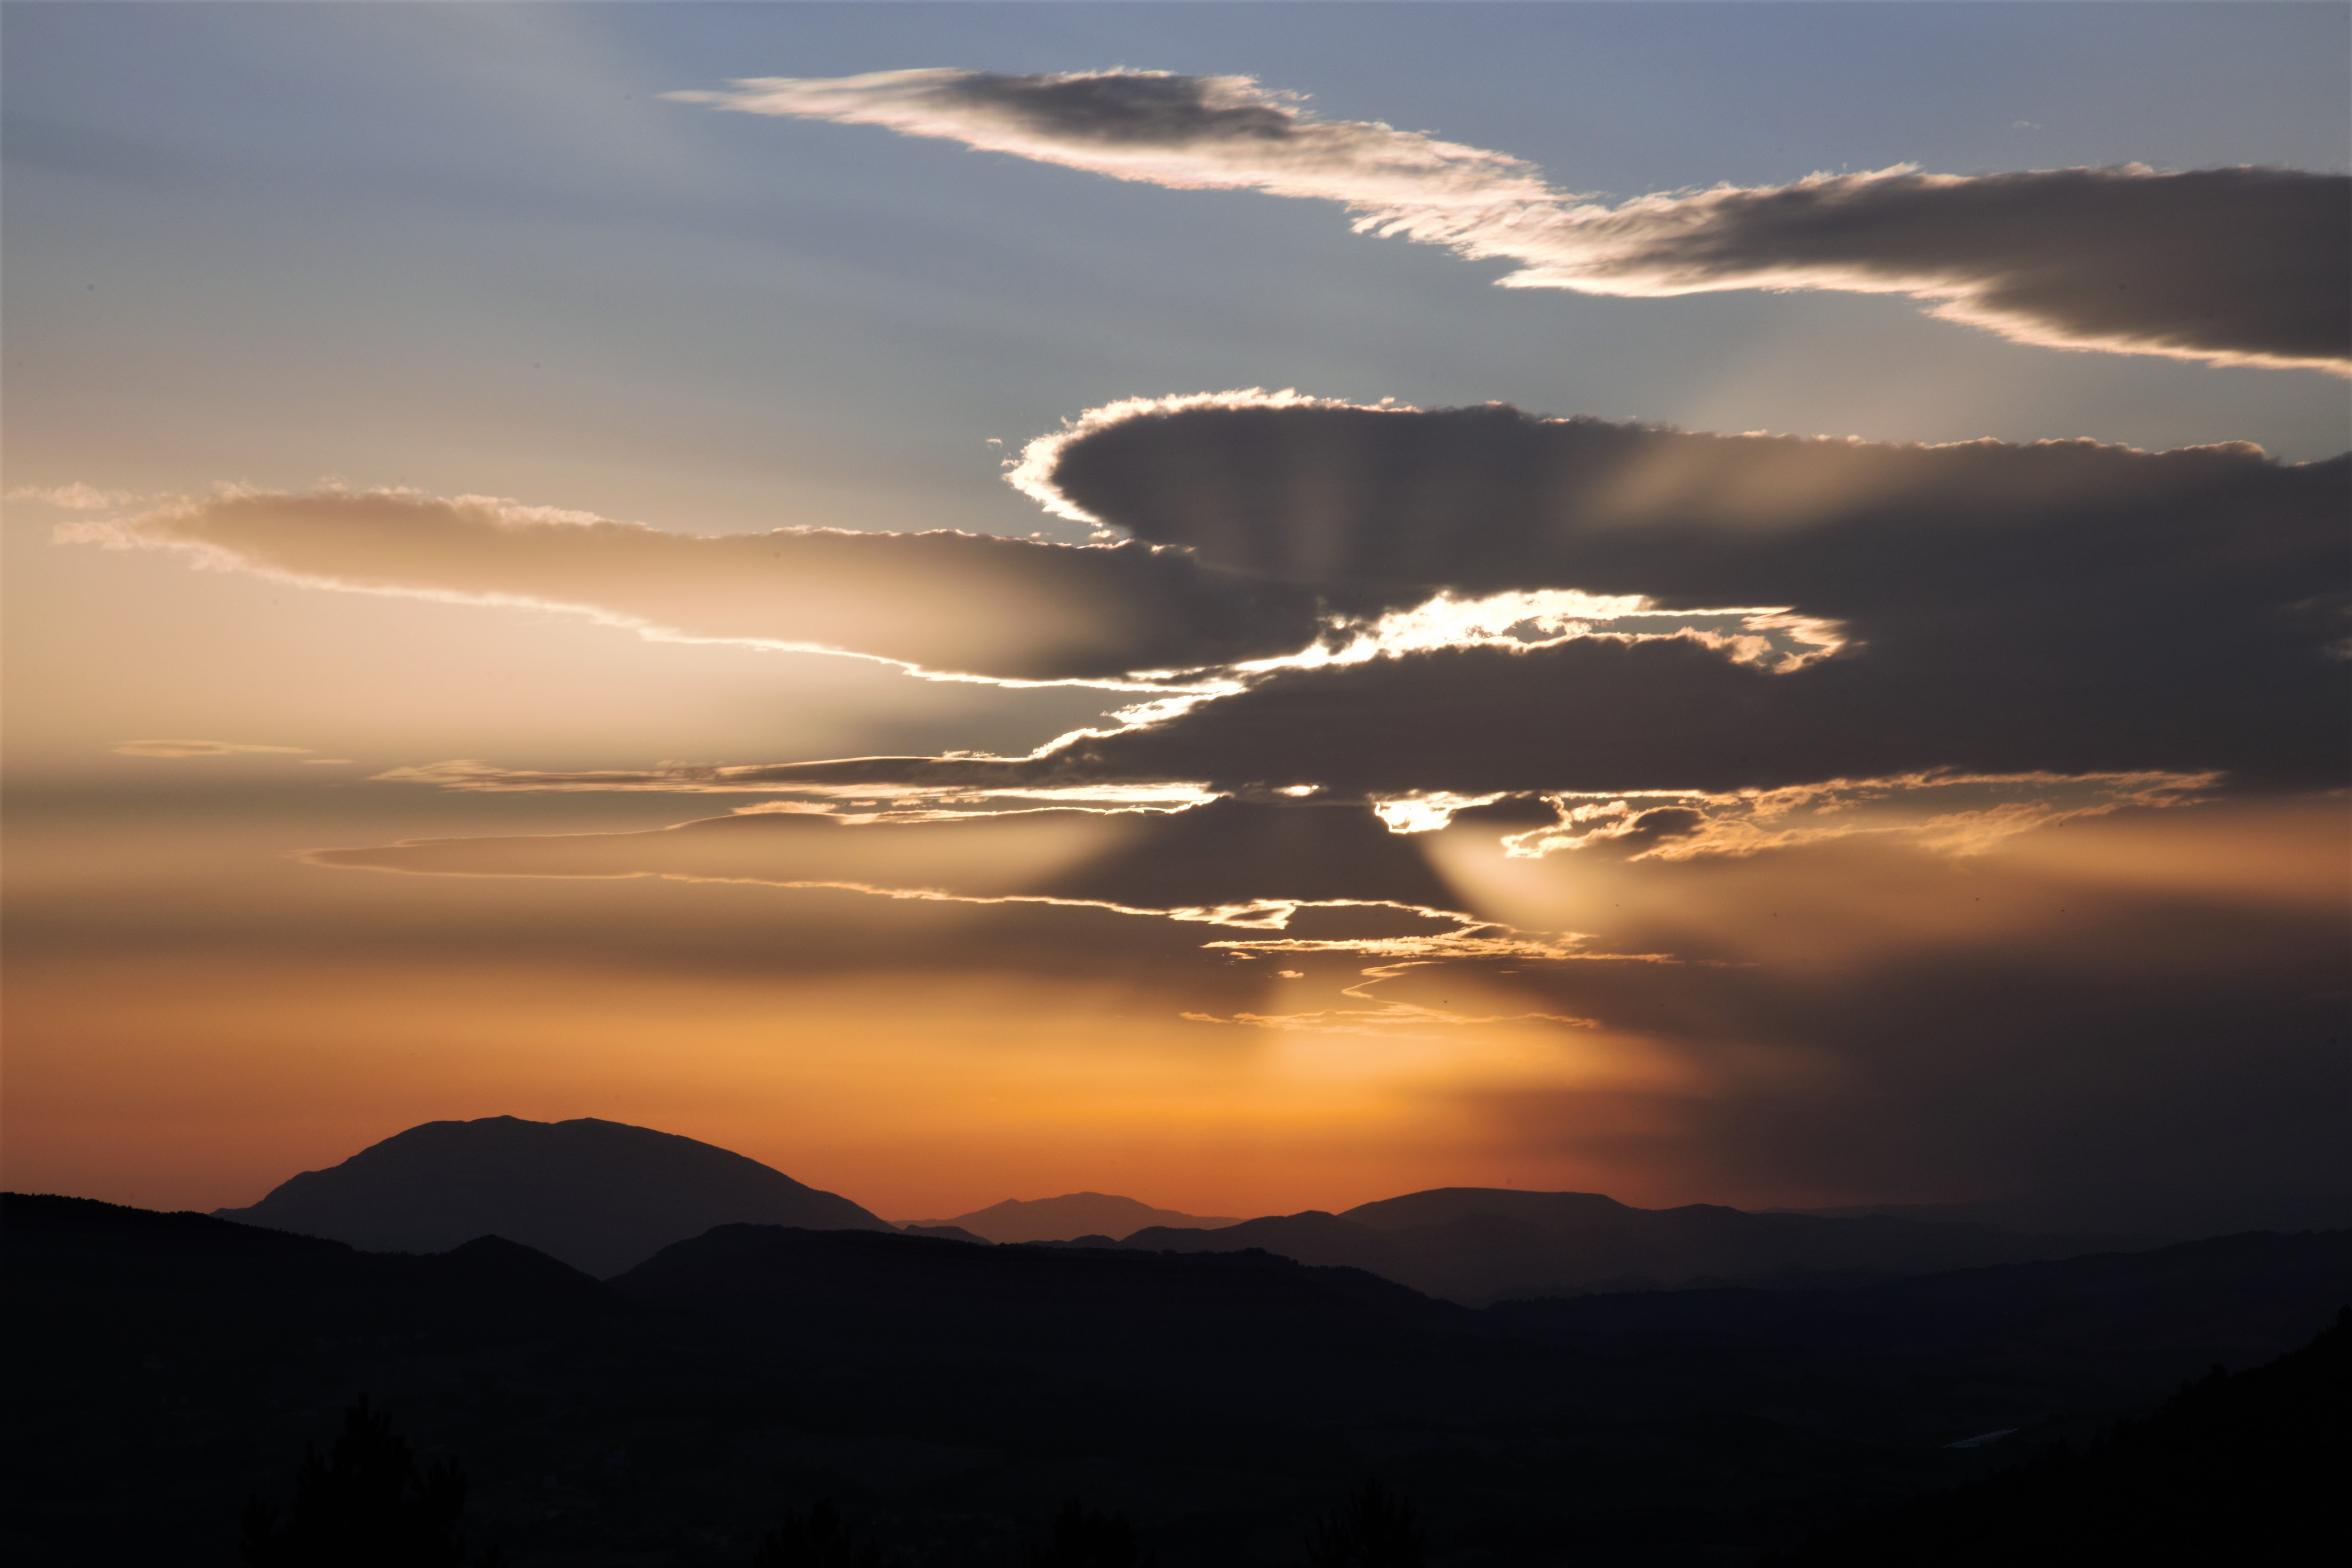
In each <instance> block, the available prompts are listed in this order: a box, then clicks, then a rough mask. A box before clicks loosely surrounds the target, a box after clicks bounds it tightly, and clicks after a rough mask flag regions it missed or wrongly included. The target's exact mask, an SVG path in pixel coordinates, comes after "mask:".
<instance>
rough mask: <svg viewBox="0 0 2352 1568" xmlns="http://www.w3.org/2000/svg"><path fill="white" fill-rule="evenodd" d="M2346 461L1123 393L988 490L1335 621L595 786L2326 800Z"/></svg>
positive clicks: (471, 783)
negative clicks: (1002, 703)
mask: <svg viewBox="0 0 2352 1568" xmlns="http://www.w3.org/2000/svg"><path fill="white" fill-rule="evenodd" d="M2347 468H2352V461H2347V459H2345V458H2337V459H2333V460H2331V461H2328V462H2324V463H2307V464H2282V463H2277V462H2273V461H2271V460H2270V459H2268V458H2265V457H2264V456H2263V454H2262V453H2261V451H2260V450H2259V449H2257V448H2254V447H2244V446H2228V447H2196V448H2189V449H2184V450H2180V451H2173V452H2160V453H2150V452H2142V451H2138V450H2136V449H2133V448H2129V447H2109V446H2101V445H2099V444H2097V443H2094V442H2088V441H2065V442H2043V443H2035V444H2032V445H2023V446H2020V445H2012V444H2008V443H2002V442H1996V441H1975V442H1965V443H1959V444H1957V445H1950V446H1937V447H1927V446H1906V445H1897V444H1888V443H1867V442H1861V441H1829V440H1806V439H1796V438H1790V437H1765V436H1729V437H1727V436H1714V435H1704V434H1692V433H1687V432H1683V431H1676V430H1664V429H1658V428H1654V427H1650V426H1638V425H1615V424H1609V423H1605V422H1602V421H1599V420H1592V419H1538V418H1534V417H1531V416H1528V415H1525V414H1523V413H1521V412H1519V411H1518V410H1517V409H1513V408H1509V407H1505V406H1501V405H1490V406H1486V407H1482V408H1471V409H1450V410H1436V411H1426V412H1424V411H1422V410H1416V409H1411V408H1404V407H1398V406H1381V407H1358V406H1349V405H1342V404H1336V403H1331V402H1328V401H1322V400H1314V399H1305V398H1299V397H1297V396H1296V395H1273V396H1263V395H1255V394H1220V395H1213V396H1208V397H1202V398H1181V399H1170V400H1167V401H1166V402H1164V403H1150V402H1134V403H1129V404H1123V405H1117V406H1116V409H1115V411H1113V412H1111V413H1108V414H1106V413H1104V412H1102V411H1097V413H1096V414H1092V415H1088V416H1083V417H1081V418H1080V419H1078V420H1076V421H1075V422H1074V423H1073V424H1072V426H1071V427H1070V428H1069V429H1068V430H1066V431H1064V432H1059V433H1056V434H1055V436H1052V437H1046V438H1045V439H1044V440H1042V441H1040V442H1038V443H1035V444H1034V445H1033V447H1032V449H1031V450H1030V451H1029V452H1028V453H1026V454H1024V458H1023V459H1022V460H1021V462H1020V463H1019V464H1018V465H1017V466H1016V468H1014V470H1013V479H1014V480H1015V482H1016V483H1018V484H1020V485H1021V486H1023V488H1024V489H1028V490H1029V491H1030V492H1031V493H1032V494H1034V495H1037V496H1038V497H1039V498H1040V499H1041V500H1046V501H1049V502H1050V503H1051V504H1053V505H1055V506H1056V507H1059V508H1063V509H1066V510H1068V511H1070V512H1073V513H1076V514H1077V515H1081V516H1083V517H1086V518H1087V519H1090V520H1094V521H1101V522H1104V523H1106V524H1111V525H1116V526H1118V527H1120V528H1124V529H1127V530H1129V531H1133V532H1134V533H1136V534H1138V535H1139V536H1141V538H1142V539H1143V540H1145V541H1147V542H1151V543H1153V544H1157V545H1161V546H1165V547H1171V548H1181V549H1183V550H1187V551H1190V552H1192V555H1193V557H1194V558H1195V559H1197V560H1198V561H1199V563H1201V565H1202V567H1203V568H1206V569H1211V570H1217V571H1223V572H1226V573H1229V574H1234V576H1236V577H1241V578H1245V579H1248V580H1251V581H1256V582H1264V583H1274V584H1284V585H1286V586H1288V587H1291V588H1293V589H1295V590H1296V591H1297V592H1299V593H1301V594H1304V595H1311V596H1312V597H1313V598H1314V599H1316V600H1317V601H1318V602H1319V603H1321V604H1323V605H1326V606H1327V607H1328V608H1329V610H1330V611H1331V613H1332V614H1334V615H1335V616H1344V617H1347V618H1346V619H1345V620H1344V621H1342V622H1340V623H1339V624H1338V625H1337V626H1336V627H1335V629H1333V630H1332V631H1330V632H1329V633H1328V635H1327V636H1326V637H1325V638H1324V639H1323V640H1322V641H1320V642H1318V643H1316V644H1313V645H1311V646H1309V647H1307V648H1305V649H1304V650H1302V651H1301V652H1299V653H1297V654H1294V655H1287V656H1281V657H1277V658H1270V659H1266V660H1262V661H1257V662H1256V663H1255V664H1245V665H1244V666H1240V667H1236V668H1234V669H1233V670H1231V671H1229V672H1228V675H1229V677H1230V679H1229V681H1228V683H1227V684H1226V685H1224V686H1223V687H1221V688H1219V689H1215V690H1213V691H1211V690H1204V691H1202V692H1200V693H1196V694H1194V695H1192V696H1190V697H1187V698H1184V699H1181V700H1175V701H1173V702H1171V704H1170V705H1169V706H1168V707H1166V708H1164V709H1160V710H1138V711H1135V712H1133V713H1131V714H1130V716H1129V721H1128V722H1127V723H1126V724H1125V725H1124V726H1123V727H1121V728H1118V729H1116V730H1111V731H1079V732H1076V733H1074V734H1072V735H1069V736H1066V737H1064V738H1062V739H1061V740H1060V741H1058V742H1054V743H1052V744H1050V745H1048V746H1045V747H1043V748H1041V749H1040V750H1039V751H1038V752H1035V753H1034V754H1032V755H1031V756H1029V757H1025V758H1014V759H1000V758H982V757H969V756H947V757H938V758H859V759H845V760H838V761H831V762H812V763H775V764H761V765H750V766H739V767H730V768H726V769H718V770H693V771H682V770H675V769H673V770H667V771H665V772H662V773H635V774H625V775H615V776H608V777H606V778H605V779H604V781H603V785H604V787H625V788H685V789H694V790H705V789H729V790H745V789H772V790H777V791H813V792H818V793H820V794H822V793H824V792H835V793H839V792H844V791H862V792H869V793H870V792H909V793H912V794H916V795H954V794H956V793H958V792H967V793H970V792H978V793H992V794H998V795H1012V794H1024V795H1038V794H1042V793H1050V792H1055V791H1074V790H1076V791H1101V790H1113V791H1131V792H1147V791H1150V790H1152V789H1155V788H1160V789H1166V788H1171V787H1177V786H1181V789H1183V790H1188V791H1189V790H1199V789H1206V790H1209V791H1212V792H1222V793H1234V792H1239V793H1244V794H1252V795H1266V794H1270V793H1273V792H1279V791H1286V790H1295V789H1313V788H1318V787H1319V788H1326V789H1329V790H1333V791H1338V792H1340V793H1342V794H1345V795H1350V796H1352V797H1356V798H1363V797H1373V798H1379V799H1383V800H1391V801H1399V802H1404V801H1412V800H1419V801H1421V802H1423V805H1430V804H1431V802H1432V800H1433V797H1434V796H1437V795H1444V796H1451V797H1461V800H1462V801H1475V800H1481V799H1485V798H1486V797H1490V796H1493V795H1506V794H1517V795H1526V794H1560V793H1583V794H1601V795H1615V794H1622V793H1625V792H1651V793H1660V792H1664V793H1667V794H1672V793H1675V792H1691V791H1696V792H1711V793H1714V794H1717V795H1720V794H1723V793H1725V792H1736V791H1740V790H1777V789H1786V788H1789V787H1791V786H1797V785H1807V784H1822V783H1825V782H1828V781H1833V780H1841V779H1887V778H1905V777H1924V776H1927V775H1929V774H1937V773H1951V774H1959V775H1966V776H1970V777H1993V776H2005V777H2015V778H2025V779H2038V778H2044V777H2048V776H2052V775H2063V776H2069V777H2089V776H2094V775H2095V776H2101V777H2111V776H2123V775H2137V774H2163V775H2168V776H2175V777H2179V778H2204V777H2206V776H2207V775H2214V776H2216V777H2218V778H2219V779H2220V782H2221V784H2222V785H2223V786H2225V787H2231V788H2239V789H2245V788H2268V789H2289V790H2292V789H2307V788H2328V787H2334V786H2336V784H2340V783H2341V782H2342V781H2343V779H2344V775H2345V767H2344V757H2343V755H2342V750H2341V747H2340V746H2339V745H2338V744H2337V742H2336V735H2337V717H2338V716H2339V715H2340V714H2341V712H2342V711H2343V710H2344V705H2345V703H2346V700H2347V696H2352V691H2347V677H2352V665H2347V661H2346V659H2345V658H2344V657H2343V656H2342V651H2341V650H2342V647H2343V643H2342V638H2343V635H2344V616H2345V614H2346V610H2347V605H2352V582H2347V577H2352V572H2347V561H2346V559H2345V556H2344V552H2343V550H2342V547H2341V546H2342V520H2343V504H2344V495H2345V490H2346V481H2347ZM1545 595H1559V596H1558V597H1557V598H1549V597H1546V596H1545ZM1587 616H1589V617H1590V618H1589V619H1587V618H1582V617H1587ZM405 776H411V777H433V778H436V782H442V783H446V784H457V785H460V786H462V787H471V788H532V787H541V788H544V787H598V781H597V780H595V779H593V778H592V777H590V776H588V775H560V776H559V775H523V774H513V773H504V772H502V771H500V770H497V769H485V768H478V767H474V768H464V767H459V768H454V769H453V768H452V766H451V765H448V764H444V765H443V766H442V768H441V769H440V770H439V771H438V772H437V773H409V774H407V775H405ZM2036 787H2039V786H2036ZM1655 804H1657V805H1677V804H1682V803H1678V802H1674V801H1666V800H1660V801H1658V802H1656V803H1655ZM1397 809H1398V810H1399V811H1403V812H1408V813H1409V812H1410V811H1411V810H1413V809H1418V808H1412V807H1408V806H1404V805H1400V806H1399V807H1397ZM1433 809H1434V807H1433ZM1448 809H1450V807H1448Z"/></svg>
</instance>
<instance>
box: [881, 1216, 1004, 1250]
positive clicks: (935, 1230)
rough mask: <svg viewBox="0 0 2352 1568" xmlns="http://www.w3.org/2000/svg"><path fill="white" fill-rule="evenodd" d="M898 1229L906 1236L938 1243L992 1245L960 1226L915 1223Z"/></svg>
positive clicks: (984, 1238) (986, 1238)
mask: <svg viewBox="0 0 2352 1568" xmlns="http://www.w3.org/2000/svg"><path fill="white" fill-rule="evenodd" d="M898 1228H899V1229H900V1230H903V1231H905V1232H906V1233H907V1234H908V1236H928V1237H932V1238H934V1239H935V1240H939V1241H963V1242H971V1243H974V1244H976V1245H978V1246H981V1247H988V1246H992V1245H993V1244H992V1243H991V1242H990V1240H989V1239H988V1237H984V1236H974V1235H972V1233H971V1232H970V1231H968V1230H966V1229H964V1227H963V1226H960V1225H924V1224H921V1223H919V1222H916V1223H910V1224H908V1225H902V1226H899V1227H898Z"/></svg>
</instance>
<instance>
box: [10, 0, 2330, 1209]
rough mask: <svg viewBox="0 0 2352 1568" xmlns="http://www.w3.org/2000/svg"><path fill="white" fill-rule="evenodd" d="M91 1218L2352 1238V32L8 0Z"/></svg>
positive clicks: (21, 1169) (2018, 22)
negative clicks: (2351, 916)
mask: <svg viewBox="0 0 2352 1568" xmlns="http://www.w3.org/2000/svg"><path fill="white" fill-rule="evenodd" d="M0 41H5V71H6V77H5V103H6V120H5V154H6V197H5V201H6V206H5V330H6V336H5V414H6V454H5V455H6V462H7V471H6V486H7V490H6V498H7V509H6V514H5V595H6V598H5V611H6V636H7V647H6V654H7V658H6V671H5V674H6V723H7V733H6V742H7V745H6V758H5V766H6V786H7V801H6V806H7V811H6V830H7V858H6V875H7V905H6V917H7V923H6V931H5V939H6V947H5V955H6V966H7V968H6V979H7V988H6V1009H7V1014H6V1024H7V1041H6V1044H7V1057H6V1063H5V1093H6V1101H5V1113H6V1128H5V1130H6V1143H5V1181H6V1184H7V1185H8V1186H9V1187H11V1188H13V1189H16V1190H31V1191H56V1192H66V1193H74V1194H82V1195H87V1196H93V1197H100V1198H107V1199H110V1200H114V1201H118V1202H126V1203H134V1204H140V1205H150V1206H159V1207H195V1208H206V1209H208V1208H211V1207H214V1206H216V1205H243V1204H248V1203H251V1202H253V1201H254V1200H256V1199H257V1198H258V1197H259V1196H260V1195H261V1194H263V1193H264V1192H266V1191H267V1190H268V1188H270V1187H271V1186H273V1185H275V1184H278V1182H280V1181H282V1180H284V1179H285V1178H286V1177H288V1176H289V1175H291V1174H292V1173H295V1172H297V1171H299V1170H303V1169H308V1168H312V1167H316V1166H320V1165H324V1164H329V1163H334V1162H336V1161H339V1160H341V1159H342V1158H344V1157H345V1156H347V1155H349V1154H350V1153H352V1152H354V1151H356V1150H357V1149H358V1148H360V1147H361V1146H362V1145H364V1144H367V1143H370V1142H375V1141H377V1140H379V1139H382V1138H383V1137H386V1136H389V1135H390V1134H392V1133H394V1132H396V1131H400V1130H401V1129H403V1128H405V1127H408V1126H411V1125H414V1124H415V1123H417V1122H420V1121H431V1120H437V1119H446V1118H467V1117H478V1116H489V1115H499V1114H512V1115H518V1116H523V1117H530V1118H535V1119H543V1120H547V1119H558V1118H566V1117H575V1116H596V1117H604V1118H608V1119H611V1120H614V1121H627V1122H634V1123H638V1124H641V1125H646V1126H652V1127H657V1128H660V1129H663V1130H665V1131H673V1132H680V1133H685V1134H688V1135H689V1136H692V1137H696V1138H701V1139H705V1140H708V1141H709V1142H715V1143H719V1144H722V1145H724V1146H726V1147H729V1148H731V1149H735V1150H739V1151H740V1152H744V1153H747V1154H750V1155H751V1156H753V1157H755V1158H757V1159H761V1160H763V1161H765V1162H767V1163H771V1164H772V1165H775V1166H776V1167H778V1168H779V1169H781V1170H783V1171H785V1172H787V1173H790V1174H792V1175H793V1176H794V1177H796V1178H798V1179H800V1180H802V1181H805V1182H808V1183H811V1184H815V1185H818V1186H821V1187H825V1188H828V1189H831V1190H834V1191H837V1192H840V1193H842V1194H845V1195H847V1196H849V1197H852V1198H854V1199H856V1201H858V1202H859V1203H862V1204H864V1205H866V1206H867V1207H869V1208H871V1209H874V1210H875V1211H876V1212H877V1213H880V1214H883V1215H888V1216H890V1217H893V1218H905V1217H912V1216H917V1215H948V1214H955V1213H959V1212H961V1211H964V1210H968V1209H971V1208H975V1207H978V1206H981V1205H985V1204H989V1203H993V1202H995V1201H997V1200H999V1199H1003V1198H1006V1197H1024V1198H1029V1197H1039V1196H1044V1195H1047V1194H1056V1193H1063V1192H1068V1191H1073V1190H1078V1189H1092V1190H1097V1191H1102V1192H1114V1193H1125V1194H1131V1195H1133V1196H1136V1197H1139V1198H1141V1199H1144V1200H1145V1201H1147V1202H1149V1203H1152V1204H1155V1205H1162V1206H1168V1207H1176V1208H1185V1209H1190V1210H1192V1211H1195V1212H1203V1213H1217V1214H1264V1213H1275V1212H1289V1211H1295V1210H1298V1209H1303V1208H1309V1207H1314V1208H1327V1209H1339V1208H1343V1207H1346V1206H1349V1205H1353V1204H1357V1203H1360V1202H1364V1201H1367V1200H1370V1199H1373V1198H1378V1197H1383V1196H1388V1195H1391V1194H1397V1193H1402V1192H1407V1191H1412V1190H1414V1189H1417V1188H1424V1187H1432V1186H1441V1185H1496V1186H1500V1185H1506V1184H1510V1185H1517V1186H1522V1187H1543V1188H1555V1189H1557V1188H1573V1189H1578V1190H1584V1191H1597V1192H1604V1193H1608V1194H1612V1195H1614V1196H1616V1197H1618V1198H1620V1199H1622V1200H1624V1201H1627V1202H1630V1203H1636V1204H1643V1205H1667V1204H1677V1203H1687V1202H1696V1201H1707V1202H1720V1203H1731V1204H1738V1205H1743V1206H1765V1205H1840V1204H1864V1203H1881V1202H1889V1203H1895V1202H1940V1201H1962V1200H1974V1199H1981V1198H1996V1197H2027V1196H2031V1197H2036V1198H2039V1199H2042V1200H2045V1201H2047V1202H2049V1203H2052V1204H2054V1205H2059V1206H2060V1207H2062V1208H2065V1207H2067V1205H2072V1207H2071V1208H2070V1209H2069V1210H2068V1212H2070V1213H2080V1214H2082V1215H2085V1216H2089V1217H2092V1218H2100V1219H2105V1220H2109V1221H2114V1222H2123V1221H2129V1222H2131V1223H2138V1224H2155V1223H2158V1222H2159V1221H2161V1220H2162V1219H2163V1218H2164V1216H2166V1215H2174V1214H2179V1213H2185V1212H2187V1211H2188V1208H2189V1207H2191V1206H2195V1205H2203V1206H2202V1207H2200V1208H2198V1210H2197V1212H2199V1213H2200V1214H2206V1213H2215V1214H2219V1213H2223V1212H2225V1211H2226V1214H2227V1215H2229V1216H2231V1217H2230V1221H2229V1223H2248V1224H2253V1223H2277V1222H2283V1220H2284V1218H2288V1217H2292V1215H2299V1214H2303V1213H2306V1212H2311V1211H2310V1206H2309V1205H2310V1204H2311V1202H2313V1201H2315V1200H2324V1199H2326V1197H2327V1196H2328V1195H2329V1194H2336V1195H2338V1196H2343V1197H2346V1198H2347V1201H2352V1154H2347V1141H2346V1140H2345V1139H2344V1137H2343V1128H2344V1125H2345V1118H2346V1114H2347V1108H2348V1107H2352V1068H2347V1050H2352V1045H2347V1038H2348V1037H2352V1031H2347V1025H2346V1018H2347V999H2352V965H2347V940H2346V920H2345V914H2346V910H2345V898H2346V892H2347V871H2352V829H2348V828H2347V813H2346V805H2347V800H2346V793H2345V792H2346V789H2347V782H2352V780H2347V750H2346V724H2345V718H2346V712H2347V707H2346V700H2347V696H2352V689H2347V687H2352V682H2347V662H2346V660H2345V658H2344V657H2343V652H2342V650H2343V649H2344V647H2346V637H2347V627H2346V626H2345V624H2344V619H2343V617H2344V616H2345V613H2346V608H2347V587H2348V586H2352V585H2348V584H2347V575H2348V574H2352V572H2348V571H2347V568H2348V567H2352V551H2347V535H2346V529H2347V458H2346V457H2345V455H2344V454H2345V450H2346V447H2347V444H2352V438H2347V414H2348V413H2352V402H2347V385H2348V384H2347V379H2346V376H2347V370H2348V369H2352V328H2347V310H2352V304H2347V301H2352V283H2347V258H2352V184H2347V142H2346V126H2347V120H2352V64H2347V62H2352V11H2347V7H2345V6H2343V5H2031V6H2027V5H1810V6H1782V5H1762V4H1759V5H1729V6H1716V5H1623V6H1615V5H1591V6H1586V5H1503V6H1491V7H1490V6H1485V5H1362V6H1359V5H1319V4H1307V5H1099V6H1082V5H953V6H929V5H513V6H494V5H334V6H316V7H295V6H290V5H166V6H147V5H23V4H17V5H8V6H7V7H6V8H5V40H0Z"/></svg>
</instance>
